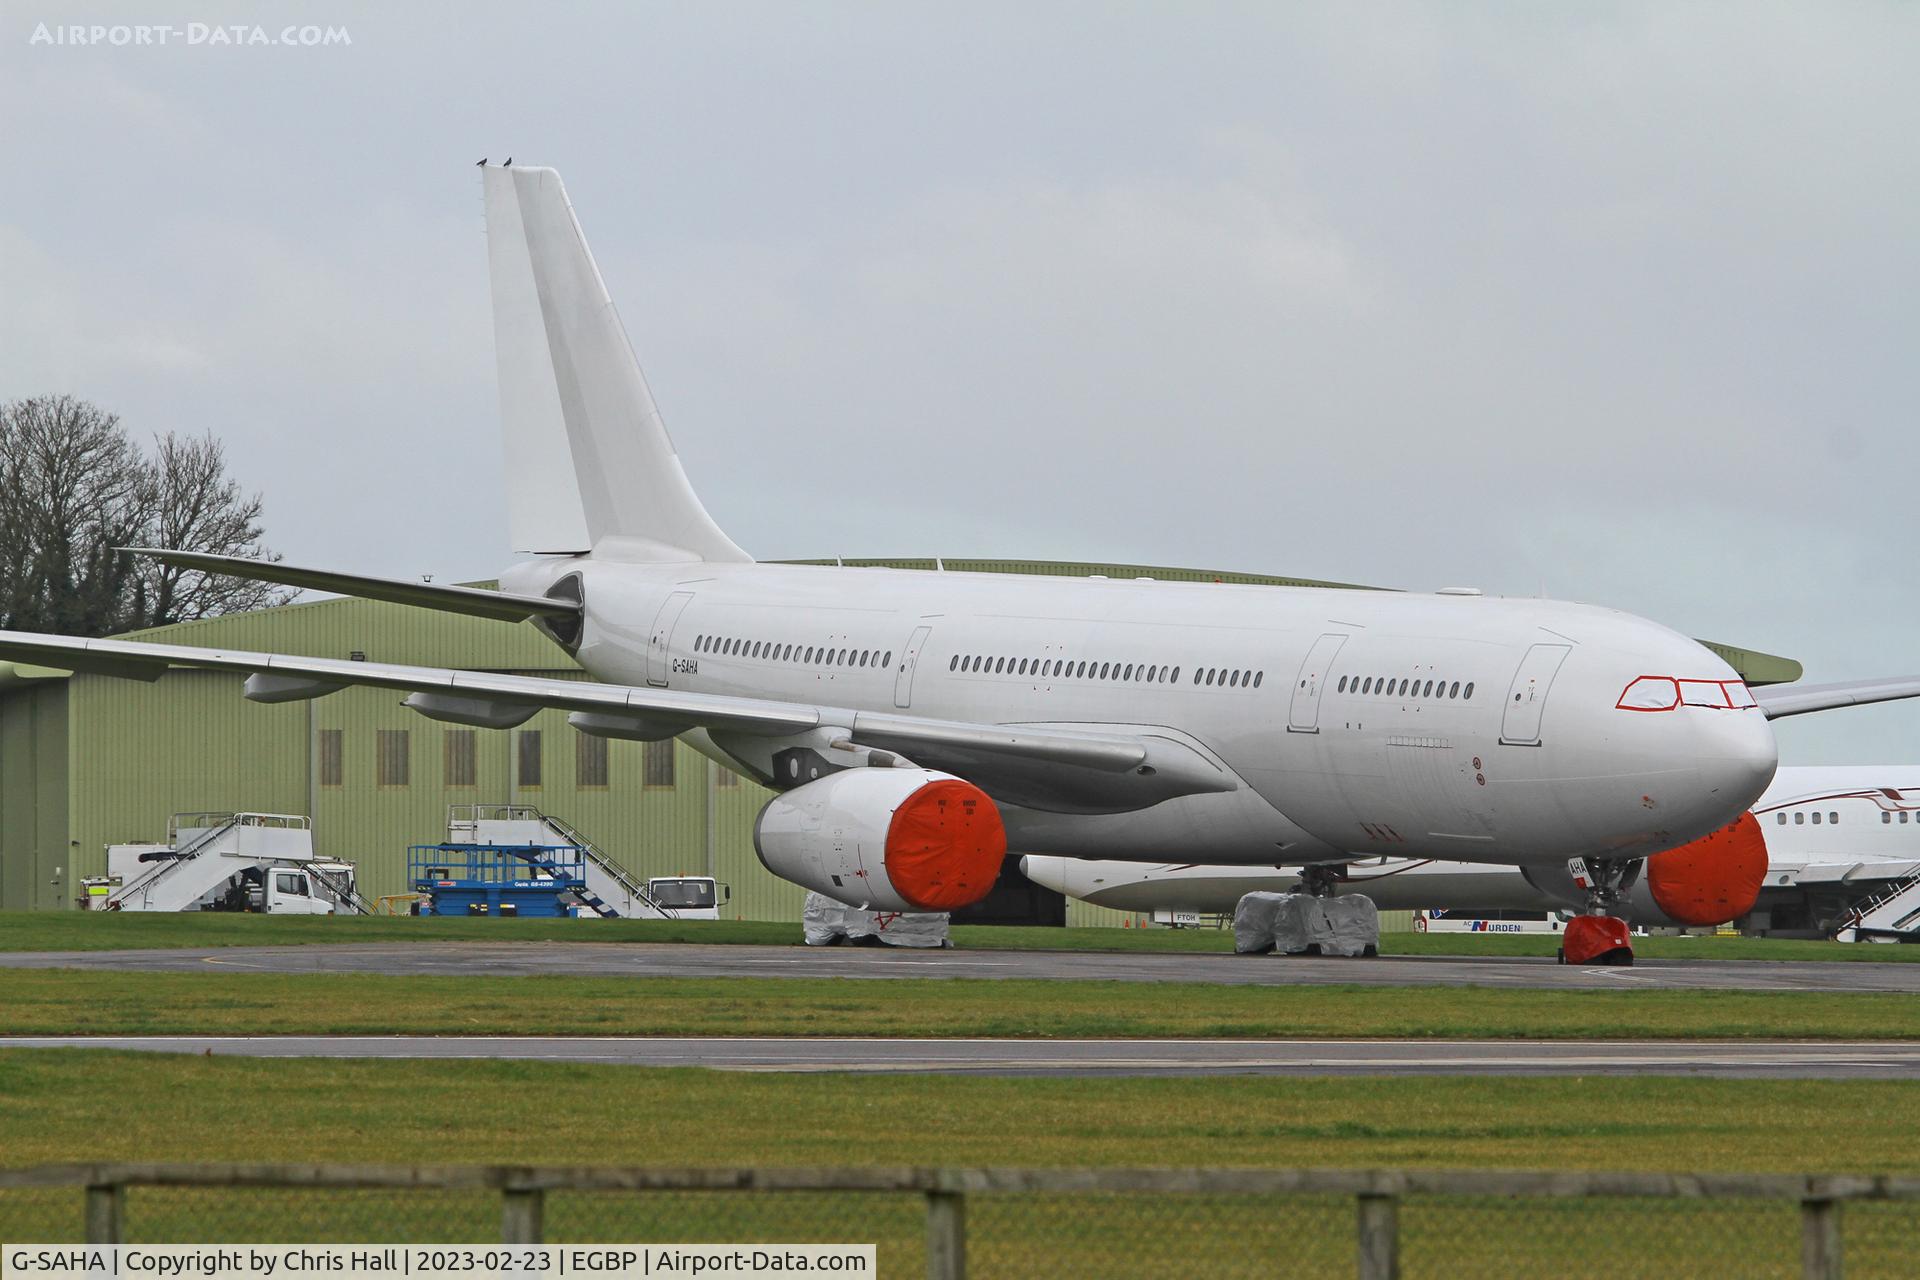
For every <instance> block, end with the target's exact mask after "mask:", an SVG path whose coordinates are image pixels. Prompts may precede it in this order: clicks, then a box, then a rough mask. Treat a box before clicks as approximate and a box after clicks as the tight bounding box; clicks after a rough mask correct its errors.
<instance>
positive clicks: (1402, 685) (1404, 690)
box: [1400, 680, 1409, 698]
mask: <svg viewBox="0 0 1920 1280" xmlns="http://www.w3.org/2000/svg"><path fill="white" fill-rule="evenodd" d="M1408 683H1409V682H1408V681H1406V680H1402V681H1401V682H1400V696H1401V697H1403V698H1404V697H1406V696H1407V685H1408Z"/></svg>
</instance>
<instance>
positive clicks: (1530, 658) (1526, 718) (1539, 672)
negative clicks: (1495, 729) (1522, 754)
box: [1500, 644, 1573, 747]
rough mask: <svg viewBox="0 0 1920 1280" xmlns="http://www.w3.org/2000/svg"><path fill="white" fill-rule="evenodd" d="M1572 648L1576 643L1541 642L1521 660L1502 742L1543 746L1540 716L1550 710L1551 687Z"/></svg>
mask: <svg viewBox="0 0 1920 1280" xmlns="http://www.w3.org/2000/svg"><path fill="white" fill-rule="evenodd" d="M1572 651H1573V646H1572V645H1566V644H1537V645H1535V646H1533V648H1531V649H1529V650H1527V656H1526V657H1524V658H1522V659H1520V669H1519V670H1518V671H1516V672H1514V673H1513V687H1512V688H1511V689H1508V690H1507V708H1506V712H1505V713H1504V714H1503V715H1502V716H1501V718H1500V741H1501V743H1502V744H1504V745H1506V746H1510V747H1537V746H1539V745H1540V719H1541V717H1542V716H1543V715H1545V714H1546V710H1547V690H1549V689H1551V688H1552V687H1553V678H1554V677H1555V676H1556V675H1558V674H1560V664H1561V663H1563V662H1565V661H1566V660H1567V654H1569V653H1571V652H1572Z"/></svg>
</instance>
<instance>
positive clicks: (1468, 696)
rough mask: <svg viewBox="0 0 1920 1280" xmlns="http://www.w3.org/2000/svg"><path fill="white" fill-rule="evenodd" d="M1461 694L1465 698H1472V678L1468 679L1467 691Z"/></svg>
mask: <svg viewBox="0 0 1920 1280" xmlns="http://www.w3.org/2000/svg"><path fill="white" fill-rule="evenodd" d="M1460 696H1461V697H1463V698H1471V697H1472V696H1473V681H1471V680H1469V681H1467V687H1466V689H1465V691H1464V692H1462V693H1461V695H1460Z"/></svg>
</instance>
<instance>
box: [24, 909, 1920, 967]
mask: <svg viewBox="0 0 1920 1280" xmlns="http://www.w3.org/2000/svg"><path fill="white" fill-rule="evenodd" d="M953 939H954V944H955V945H956V946H958V947H962V948H967V949H972V950H1035V951H1054V950H1070V951H1173V952H1181V951H1195V952H1226V951H1232V950H1233V938H1232V935H1231V934H1230V933H1228V932H1226V931H1224V930H1218V929H1042V928H1005V927H994V926H983V925H962V926H958V927H956V928H955V929H954V930H953ZM799 940H800V927H799V926H798V925H797V924H782V923H774V922H768V921H758V920H710V921H691V922H687V923H679V922H675V921H660V920H482V919H472V918H468V917H445V918H416V917H410V916H347V917H331V916H254V915H240V914H228V913H224V912H191V913H185V912H183V913H159V912H153V913H148V912H117V911H116V912H99V913H94V912H85V911H66V912H57V911H10V912H0V951H99V950H111V949H116V948H125V947H227V946H279V945H294V944H304V943H325V942H395V941H408V942H555V941H565V942H705V943H716V944H720V943H735V944H738V943H761V944H768V945H788V946H790V945H797V944H798V942H799ZM1558 945H1559V944H1558V941H1557V939H1555V938H1554V937H1553V936H1551V935H1547V934H1531V935H1529V934H1506V935H1493V934H1463V933H1453V934H1445V933H1436V934H1417V933H1389V934H1383V935H1382V936H1381V939H1380V950H1381V952H1382V953H1383V954H1386V955H1448V956H1551V955H1553V954H1554V951H1555V949H1556V947H1557V946H1558ZM1634 947H1635V950H1636V951H1637V952H1638V954H1639V955H1641V956H1643V957H1645V958H1646V959H1649V960H1668V959H1696V958H1699V959H1721V960H1841V961H1855V962H1859V961H1906V962H1910V963H1911V962H1920V947H1899V946H1861V945H1857V944H1849V943H1839V942H1800V941H1793V940H1788V939H1773V938H1708V937H1683V938H1669V937H1656V938H1636V939H1635V940H1634Z"/></svg>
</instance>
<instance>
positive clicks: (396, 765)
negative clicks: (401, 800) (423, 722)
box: [374, 729, 409, 787]
mask: <svg viewBox="0 0 1920 1280" xmlns="http://www.w3.org/2000/svg"><path fill="white" fill-rule="evenodd" d="M408 733H409V731H408V730H406V729H378V730H375V732H374V772H375V781H376V782H377V783H378V784H379V785H380V786H383V787H404V786H406V785H407V763H408V762H407V735H408Z"/></svg>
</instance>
